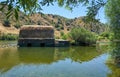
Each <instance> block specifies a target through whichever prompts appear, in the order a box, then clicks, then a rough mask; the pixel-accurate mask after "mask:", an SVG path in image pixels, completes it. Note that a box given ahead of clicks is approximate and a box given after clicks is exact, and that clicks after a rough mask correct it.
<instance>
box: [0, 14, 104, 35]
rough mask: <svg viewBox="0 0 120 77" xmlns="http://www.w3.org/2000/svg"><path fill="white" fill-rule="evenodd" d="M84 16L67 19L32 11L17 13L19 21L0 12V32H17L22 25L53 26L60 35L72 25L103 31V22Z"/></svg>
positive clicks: (97, 31)
mask: <svg viewBox="0 0 120 77" xmlns="http://www.w3.org/2000/svg"><path fill="white" fill-rule="evenodd" d="M84 19H85V17H78V18H74V19H68V18H65V17H62V16H58V15H52V14H43V13H41V12H39V13H34V14H32V15H25V14H24V13H22V12H20V13H19V21H16V20H15V18H12V17H10V19H9V20H7V19H6V17H5V14H4V13H3V12H0V33H13V34H18V33H19V28H20V26H22V25H47V26H54V28H55V33H56V34H57V35H60V32H64V33H68V32H69V31H70V29H72V28H74V27H84V28H86V29H88V30H90V31H92V32H96V33H101V32H103V31H105V26H104V24H102V23H100V22H99V21H97V22H89V23H88V22H86V21H84Z"/></svg>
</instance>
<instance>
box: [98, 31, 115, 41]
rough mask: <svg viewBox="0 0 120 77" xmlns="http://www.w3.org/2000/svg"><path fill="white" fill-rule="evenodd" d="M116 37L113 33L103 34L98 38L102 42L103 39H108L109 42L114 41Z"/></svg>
mask: <svg viewBox="0 0 120 77" xmlns="http://www.w3.org/2000/svg"><path fill="white" fill-rule="evenodd" d="M113 37H114V33H112V32H103V33H101V34H100V35H99V36H98V38H97V39H98V40H102V39H108V40H113Z"/></svg>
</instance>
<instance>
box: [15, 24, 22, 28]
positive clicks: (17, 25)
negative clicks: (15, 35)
mask: <svg viewBox="0 0 120 77" xmlns="http://www.w3.org/2000/svg"><path fill="white" fill-rule="evenodd" d="M21 26H22V25H20V24H15V25H14V27H15V28H17V29H19V28H20V27H21Z"/></svg>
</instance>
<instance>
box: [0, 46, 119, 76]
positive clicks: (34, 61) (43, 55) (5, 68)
mask: <svg viewBox="0 0 120 77" xmlns="http://www.w3.org/2000/svg"><path fill="white" fill-rule="evenodd" d="M107 59H108V49H107V48H106V47H104V48H103V49H102V48H95V47H69V48H47V47H45V48H17V47H9V48H0V77H120V73H119V72H120V69H119V68H116V67H114V66H112V65H108V64H106V61H107Z"/></svg>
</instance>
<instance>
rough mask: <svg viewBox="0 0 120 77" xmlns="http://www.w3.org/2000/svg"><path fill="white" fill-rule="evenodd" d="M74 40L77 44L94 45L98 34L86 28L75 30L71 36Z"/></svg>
mask: <svg viewBox="0 0 120 77" xmlns="http://www.w3.org/2000/svg"><path fill="white" fill-rule="evenodd" d="M69 36H70V38H71V39H72V40H75V42H76V43H79V44H80V43H82V44H83V43H84V44H86V45H87V44H88V45H90V44H94V43H95V42H96V34H95V33H92V32H90V31H88V30H86V29H84V28H81V27H79V28H73V29H72V30H71V31H70V34H69Z"/></svg>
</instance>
